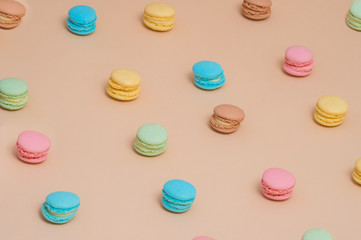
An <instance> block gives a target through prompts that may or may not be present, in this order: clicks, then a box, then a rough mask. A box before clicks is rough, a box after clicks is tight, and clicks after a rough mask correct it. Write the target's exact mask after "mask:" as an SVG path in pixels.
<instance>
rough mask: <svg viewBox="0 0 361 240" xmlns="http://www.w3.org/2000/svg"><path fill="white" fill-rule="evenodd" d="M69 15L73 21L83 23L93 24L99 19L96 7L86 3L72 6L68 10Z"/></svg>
mask: <svg viewBox="0 0 361 240" xmlns="http://www.w3.org/2000/svg"><path fill="white" fill-rule="evenodd" d="M68 16H69V18H71V20H72V21H74V22H75V23H79V24H81V25H87V24H92V23H93V22H94V21H96V20H97V15H96V12H95V10H94V8H92V7H89V6H85V5H78V6H74V7H72V8H71V9H70V10H69V12H68Z"/></svg>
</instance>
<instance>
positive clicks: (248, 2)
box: [242, 0, 272, 20]
mask: <svg viewBox="0 0 361 240" xmlns="http://www.w3.org/2000/svg"><path fill="white" fill-rule="evenodd" d="M271 5H272V2H271V0H244V1H243V4H242V14H243V16H245V17H246V18H249V19H252V20H262V19H266V18H268V17H269V16H270V15H271Z"/></svg>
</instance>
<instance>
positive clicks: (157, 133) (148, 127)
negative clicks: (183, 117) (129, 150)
mask: <svg viewBox="0 0 361 240" xmlns="http://www.w3.org/2000/svg"><path fill="white" fill-rule="evenodd" d="M137 138H139V139H140V140H141V141H142V142H144V143H146V144H149V145H159V144H163V143H165V142H167V140H168V132H167V130H166V129H165V128H164V127H163V126H162V125H160V124H154V123H149V124H145V125H143V126H141V127H140V128H139V129H138V132H137Z"/></svg>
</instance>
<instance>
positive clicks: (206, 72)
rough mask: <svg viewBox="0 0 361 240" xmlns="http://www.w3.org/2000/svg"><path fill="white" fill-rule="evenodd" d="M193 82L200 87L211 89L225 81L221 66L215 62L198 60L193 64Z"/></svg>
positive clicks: (218, 86)
mask: <svg viewBox="0 0 361 240" xmlns="http://www.w3.org/2000/svg"><path fill="white" fill-rule="evenodd" d="M192 70H193V74H194V83H195V84H196V85H197V86H198V87H199V88H202V89H205V90H213V89H217V88H220V87H221V86H223V84H224V82H225V81H226V79H225V77H224V73H223V68H222V67H221V65H219V64H218V63H216V62H212V61H200V62H197V63H196V64H194V65H193V68H192Z"/></svg>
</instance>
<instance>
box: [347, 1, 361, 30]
mask: <svg viewBox="0 0 361 240" xmlns="http://www.w3.org/2000/svg"><path fill="white" fill-rule="evenodd" d="M346 23H347V25H348V26H349V27H350V28H352V29H355V30H357V31H361V0H355V1H353V2H352V3H351V6H350V9H349V11H348V13H347V16H346Z"/></svg>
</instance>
